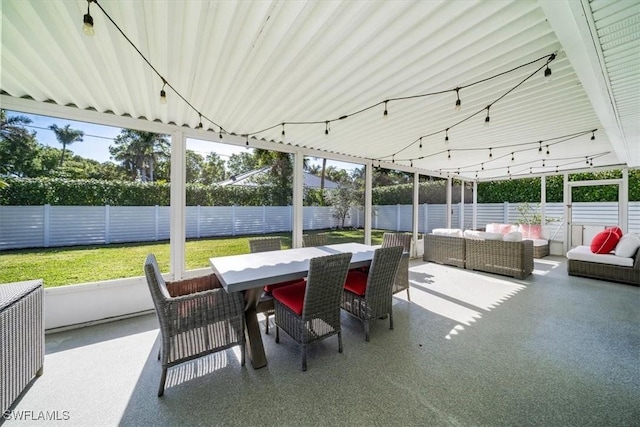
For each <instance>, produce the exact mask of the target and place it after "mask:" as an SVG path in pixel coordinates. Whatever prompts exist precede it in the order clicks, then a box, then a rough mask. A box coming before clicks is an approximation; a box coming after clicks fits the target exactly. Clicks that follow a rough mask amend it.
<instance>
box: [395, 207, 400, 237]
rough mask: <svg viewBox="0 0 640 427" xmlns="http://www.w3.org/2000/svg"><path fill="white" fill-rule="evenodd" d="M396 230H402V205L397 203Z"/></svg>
mask: <svg viewBox="0 0 640 427" xmlns="http://www.w3.org/2000/svg"><path fill="white" fill-rule="evenodd" d="M396 231H400V205H399V204H397V205H396Z"/></svg>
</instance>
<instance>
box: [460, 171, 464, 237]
mask: <svg viewBox="0 0 640 427" xmlns="http://www.w3.org/2000/svg"><path fill="white" fill-rule="evenodd" d="M460 230H463V231H464V181H460Z"/></svg>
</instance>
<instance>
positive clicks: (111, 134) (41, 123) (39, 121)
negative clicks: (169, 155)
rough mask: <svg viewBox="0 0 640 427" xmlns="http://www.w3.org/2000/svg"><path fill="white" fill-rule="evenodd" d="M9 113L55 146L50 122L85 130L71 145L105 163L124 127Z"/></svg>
mask: <svg viewBox="0 0 640 427" xmlns="http://www.w3.org/2000/svg"><path fill="white" fill-rule="evenodd" d="M7 114H8V115H9V116H15V115H21V116H26V117H28V118H29V119H31V123H30V124H29V125H28V129H30V130H32V131H34V132H36V138H37V140H38V142H39V143H41V144H44V145H48V146H51V147H54V148H62V145H60V143H58V140H57V139H56V136H55V134H54V133H53V131H52V130H51V129H49V126H51V125H52V124H56V125H58V127H64V126H66V125H67V124H68V125H70V126H71V127H72V128H73V129H78V130H81V131H83V132H84V137H83V140H82V141H80V142H76V143H74V144H72V145H69V146H67V148H68V149H70V150H71V151H73V153H74V154H76V155H78V156H82V157H85V158H89V159H94V160H97V161H99V162H101V163H102V162H107V161H110V160H111V158H110V157H111V155H110V154H109V145H113V139H114V138H115V137H116V136H118V135H119V134H120V128H114V127H111V126H103V125H97V124H93V123H87V122H77V121H74V120H66V119H60V118H57V117H48V116H39V115H35V114H26V113H18V112H14V111H7ZM187 149H189V150H193V151H195V152H197V153H199V154H201V155H202V156H203V157H204V156H206V155H207V154H209V153H210V152H212V151H214V152H216V153H218V155H219V156H220V157H222V158H223V159H224V160H228V159H229V156H231V155H232V154H234V153H240V152H243V151H246V149H245V148H244V147H239V146H234V145H229V144H219V143H215V142H210V141H202V140H196V139H187ZM311 162H312V163H316V160H315V159H313V158H312V159H311ZM327 165H329V166H331V165H333V166H335V167H337V168H339V169H347V170H349V171H351V170H353V169H354V168H356V167H359V166H360V165H354V164H351V163H344V162H336V161H328V162H327Z"/></svg>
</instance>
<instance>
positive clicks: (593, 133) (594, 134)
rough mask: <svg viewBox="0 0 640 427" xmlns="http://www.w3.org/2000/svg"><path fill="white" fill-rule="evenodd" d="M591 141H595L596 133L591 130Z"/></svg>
mask: <svg viewBox="0 0 640 427" xmlns="http://www.w3.org/2000/svg"><path fill="white" fill-rule="evenodd" d="M591 140H592V141H595V140H596V131H595V130H592V131H591Z"/></svg>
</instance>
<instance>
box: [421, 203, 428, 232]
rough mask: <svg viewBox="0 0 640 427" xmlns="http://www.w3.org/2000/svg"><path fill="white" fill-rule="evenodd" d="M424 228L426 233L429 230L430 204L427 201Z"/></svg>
mask: <svg viewBox="0 0 640 427" xmlns="http://www.w3.org/2000/svg"><path fill="white" fill-rule="evenodd" d="M423 206H424V228H423V229H422V230H423V232H424V234H427V233H428V232H429V205H428V204H427V203H425V204H424V205H423Z"/></svg>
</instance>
